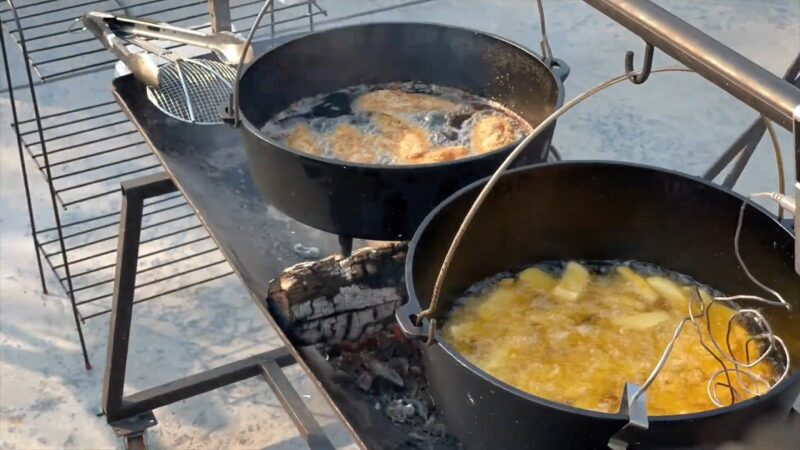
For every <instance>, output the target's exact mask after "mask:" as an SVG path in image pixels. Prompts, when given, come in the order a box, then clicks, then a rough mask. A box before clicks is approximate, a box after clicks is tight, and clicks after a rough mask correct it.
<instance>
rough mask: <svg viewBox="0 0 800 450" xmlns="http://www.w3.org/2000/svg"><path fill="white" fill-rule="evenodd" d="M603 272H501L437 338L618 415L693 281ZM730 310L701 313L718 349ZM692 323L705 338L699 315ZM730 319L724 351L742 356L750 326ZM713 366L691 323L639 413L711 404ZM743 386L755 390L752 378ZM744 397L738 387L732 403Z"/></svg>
mask: <svg viewBox="0 0 800 450" xmlns="http://www.w3.org/2000/svg"><path fill="white" fill-rule="evenodd" d="M603 272H604V273H595V272H592V271H589V270H587V268H586V267H584V266H582V265H581V264H578V263H575V262H571V263H569V264H567V265H566V268H565V269H564V270H563V271H562V273H561V274H554V271H552V270H546V269H545V270H543V269H542V268H539V267H533V268H529V269H526V270H524V271H522V272H520V273H519V274H517V275H516V276H513V277H508V278H505V279H502V280H501V281H499V282H496V283H493V284H492V285H491V286H489V287H484V288H482V289H480V290H479V292H477V293H475V295H472V296H470V297H468V298H466V299H464V300H463V301H462V302H460V303H459V305H458V306H456V307H455V308H454V309H453V310H452V312H451V315H450V317H449V318H448V320H447V322H446V323H445V326H444V336H445V339H446V340H447V341H448V342H449V343H450V344H451V345H452V346H453V347H454V348H455V349H456V350H457V351H458V352H459V353H461V354H462V355H464V356H465V357H466V358H467V359H468V360H469V361H470V362H472V363H473V364H475V365H476V366H478V367H479V368H481V369H483V370H484V371H486V372H488V373H489V374H491V375H493V376H494V377H496V378H498V379H500V380H502V381H503V382H505V383H507V384H510V385H511V386H514V387H517V388H519V389H521V390H523V391H526V392H528V393H531V394H533V395H536V396H539V397H542V398H545V399H549V400H553V401H556V402H560V403H564V404H568V405H572V406H575V407H578V408H584V409H590V410H595V411H602V412H617V411H618V410H619V407H620V398H621V395H622V391H623V386H624V383H625V382H633V383H636V384H641V383H643V382H644V381H645V380H646V379H647V377H648V375H649V374H650V372H651V371H652V370H653V368H654V367H655V365H656V363H657V362H658V360H659V359H660V357H661V355H662V352H663V351H664V349H665V346H666V345H667V343H668V342H669V341H670V339H671V337H672V335H673V333H674V331H675V328H676V326H677V325H678V323H679V322H680V321H681V319H683V318H684V317H686V316H687V315H688V313H689V304H690V300H689V299H690V298H691V297H690V296H691V295H692V292H693V290H694V289H695V287H694V286H690V285H687V284H683V283H680V282H677V281H675V280H674V279H671V278H668V277H665V276H658V275H653V274H652V273H648V274H641V273H638V272H637V271H636V270H634V269H632V268H630V267H628V266H625V265H618V266H616V267H612V268H610V269H608V270H605V271H603ZM700 293H701V297H702V298H703V299H704V301H705V302H706V303H707V302H709V301H710V300H711V296H710V294H709V292H708V291H707V290H706V289H701V290H700ZM695 306H698V304H697V303H695ZM733 314H734V310H733V309H730V308H728V307H726V306H722V305H720V304H719V303H715V304H714V306H712V307H711V309H710V310H709V321H710V322H711V324H710V325H711V333H712V334H713V336H714V337H715V338H716V339H717V342H719V343H720V344H721V345H722V346H724V345H725V335H726V332H727V329H728V320H729V319H730V318H731V317H732V315H733ZM699 323H700V324H701V326H700V327H699V328H700V329H701V330H702V333H703V335H704V339H705V340H706V342H708V340H707V338H708V334H707V331H706V321H705V320H701V321H700V322H699ZM733 323H734V325H733V327H732V334H731V342H732V351H733V353H734V355H736V357H737V358H738V359H740V360H744V359H745V354H744V345H745V341H746V340H747V338H748V337H749V333H748V331H747V330H746V329H745V327H744V326H742V325H739V324H738V323H737V322H736V321H734V322H733ZM709 345H710V344H709ZM750 347H751V348H750V351H751V355H752V354H753V352H755V353H758V350H757V349H755V347H754V346H753V343H752V342H751V343H750ZM728 366H729V367H730V364H728ZM721 368H722V366H721V365H720V363H719V362H718V361H717V360H716V359H715V358H714V357H713V356H711V355H710V354H709V353H708V352H707V351H706V350H704V349H703V347H702V345H701V344H700V341H699V337H698V335H697V331H696V329H695V328H694V327H692V326H691V325H690V324H689V325H687V326H686V327H685V328H684V331H683V333H682V334H681V336H680V338H679V339H678V340H677V342H676V344H675V348H674V350H673V352H672V353H671V355H670V357H669V360H668V362H667V364H666V366H665V367H664V369H663V370H662V371H661V373H660V374H659V376H658V377H657V378H656V381H655V382H654V383H653V385H652V386H651V387H650V388H649V389H648V390H647V406H648V413H649V414H651V415H672V414H686V413H692V412H698V411H705V410H709V409H713V408H715V407H716V406H715V405H714V404H713V403H712V401H711V400H710V398H709V396H708V394H707V391H706V389H707V388H706V386H707V383H708V380H709V379H710V378H711V377H712V375H713V374H714V373H715V372H717V371H718V370H720V369H721ZM753 371H755V372H756V373H757V374H758V375H760V376H761V377H764V378H765V379H768V380H770V379H771V378H772V377H773V376H774V373H773V372H774V370H773V368H772V366H771V364H768V363H763V364H759V365H758V366H756V367H755V368H754V369H753ZM722 380H724V377H722ZM748 387H749V388H750V390H752V391H757V390H758V389H759V387H761V385H760V384H757V383H750V384H748ZM762 389H763V387H762ZM717 393H718V396H719V399H720V400H721V401H722V402H723V403H725V404H727V403H729V402H730V399H731V396H730V391H729V390H728V389H726V388H724V387H717ZM750 396H752V395H751V394H748V393H747V391H746V390H744V389H737V396H736V401H740V400H742V399H744V398H749V397H750Z"/></svg>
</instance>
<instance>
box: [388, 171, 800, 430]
mask: <svg viewBox="0 0 800 450" xmlns="http://www.w3.org/2000/svg"><path fill="white" fill-rule="evenodd" d="M569 166H577V167H580V166H595V167H597V166H608V167H611V166H623V167H628V168H632V169H636V170H641V169H645V170H653V171H657V172H661V173H664V174H667V175H671V176H676V177H680V178H684V179H689V180H692V181H697V182H699V183H701V184H703V185H705V186H707V187H709V188H712V189H716V190H717V191H719V192H721V193H724V194H729V195H732V196H734V197H735V198H738V199H740V200H741V201H745V200H747V199H746V198H745V197H744V196H742V195H740V194H738V193H736V192H734V191H732V190H728V189H725V188H723V187H722V186H719V185H717V184H715V183H713V182H710V181H708V180H705V179H703V178H701V177H696V176H692V175H689V174H686V173H683V172H680V171H677V170H672V169H665V168H662V167H656V166H651V165H647V164H640V163H634V162H624V161H612V160H570V161H558V162H551V163H541V164H532V165H529V166H524V167H518V168H515V169H512V170H508V171H507V172H506V173H504V174H503V176H506V175H511V174H515V173H518V172H524V171H530V170H540V169H542V168H544V169H547V168H550V167H569ZM489 178H490V177H486V178H483V179H480V180H478V181H475V182H473V183H470V184H468V185H466V186H464V187H463V188H461V189H459V190H458V191H456V192H454V193H453V194H451V195H450V196H448V197H447V198H446V199H445V200H444V201H442V202H441V203H439V204H438V205H437V206H436V207H435V208H434V209H432V210H431V212H430V213H428V215H427V216H425V219H424V220H423V221H422V222H421V223H420V225H419V227H417V231H416V232H414V236H413V238H412V239H411V241H410V242H409V245H408V254H407V256H406V264H405V271H404V273H405V279H406V289H407V291H408V297H409V300H408V301H409V302H410V301H412V300H413V301H414V302H415V303H417V305H419V299H418V297H417V293H416V288H415V285H414V277H413V266H414V255H415V253H416V248H417V244H418V243H419V240H420V239H421V237H422V235H423V233H424V232H425V229H426V228H427V227H428V225H429V224H430V222H431V221H432V220H433V219H434V217H436V216H437V214H438V213H439V212H440V211H441V210H442V209H444V208H446V207H447V206H448V205H449V204H451V203H452V202H454V201H456V199H458V198H460V197H461V196H462V195H463V194H464V193H466V192H468V191H470V190H472V189H475V188H476V187H477V186H479V185H483V184H485V183H486V181H487V180H488V179H489ZM748 205H749V206H751V207H754V208H756V209H757V210H758V211H760V212H761V213H762V214H765V215H766V216H767V217H768V218H769V219H770V220H771V221H772V222H774V223H775V224H776V225H777V226H778V227H779V228H780V229H781V230H782V231H783V232H785V233H786V234H787V235H788V236H789V237H791V238H794V235H793V234H792V233H791V232H790V231H789V230H787V229H786V228H785V227H784V226H783V225H782V224H781V223H780V222H779V221H777V220H776V219H775V218H774V217H773V216H772V214H769V212H768V211H767V210H766V209H764V208H763V207H761V206H760V205H758V204H756V203H754V202H750V201H748ZM398 311H399V310H398ZM428 326H429V325H428ZM424 334H425V335H427V331H426V332H425V333H424ZM422 345H427V344H425V343H424V342H423V343H422ZM433 345H437V346H439V347H441V349H442V350H443V351H444V352H445V353H447V354H448V355H449V356H450V357H451V358H453V359H454V360H455V361H456V362H457V363H459V364H461V365H462V366H465V367H467V368H468V369H469V370H471V371H472V372H473V373H474V374H476V375H477V376H479V377H481V378H482V379H483V380H484V381H485V382H488V383H489V384H491V385H492V386H494V387H495V388H497V389H503V390H505V391H507V392H509V393H512V394H514V395H516V396H518V397H521V398H523V399H525V400H528V401H532V402H534V403H537V404H540V405H543V406H546V407H549V408H554V409H557V410H559V411H562V412H566V413H571V414H578V415H581V416H584V417H589V418H594V419H604V420H622V421H627V420H628V416H627V415H625V414H620V413H604V412H599V411H592V410H588V409H582V408H576V407H573V406H569V405H566V404H563V403H559V402H555V401H552V400H548V399H546V398H543V397H539V396H536V395H533V394H530V393H528V392H525V391H523V390H521V389H518V388H516V387H514V386H511V385H510V384H507V383H505V382H503V381H501V380H499V379H497V378H495V377H493V376H492V375H490V374H488V373H487V372H486V371H484V370H483V369H481V368H479V367H477V366H476V365H474V364H472V363H471V362H470V361H468V360H467V359H466V358H465V357H464V356H462V355H461V354H460V353H459V352H457V351H456V350H455V349H454V348H453V347H452V346H450V344H448V343H447V342H446V341H445V340H444V339H442V338H441V334H440V332H439V331H438V330H437V331H436V342H435V344H433ZM798 382H800V370H796V371H795V373H793V374H790V375H789V376H787V378H786V379H784V380H783V381H782V382H781V383H780V384H778V385H776V386H775V387H773V388H772V389H770V391H769V392H768V393H767V394H766V395H762V396H758V397H753V398H750V399H747V400H745V401H741V402H738V403H735V404H733V405H731V406H724V407H721V408H715V409H711V410H707V411H701V412H696V413H689V414H672V415H663V416H648V420H649V421H650V422H654V423H666V422H670V423H671V422H679V421H684V420H689V421H691V420H697V419H704V418H708V417H714V416H718V415H722V414H726V413H729V412H732V411H737V410H739V409H743V408H748V407H749V406H751V405H753V404H755V403H756V402H760V401H766V400H767V399H770V398H773V397H776V396H779V395H781V394H782V392H783V391H784V390H786V389H788V388H789V386H790V385H792V384H794V383H798Z"/></svg>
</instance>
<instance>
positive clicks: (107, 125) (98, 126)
mask: <svg viewBox="0 0 800 450" xmlns="http://www.w3.org/2000/svg"><path fill="white" fill-rule="evenodd" d="M126 123H129V121H128V119H124V120H118V121H116V122H111V123H103V124H100V125H95V126H93V127H89V128H85V129H83V130H77V131H71V132H69V133H66V134H60V135H58V136H53V137H50V138H48V139H47V140H48V142H53V141H57V140H60V139H64V138H68V137H72V136H77V135H79V134H83V133H88V132H90V131H97V130H102V129H103V128H109V127H113V126H116V125H122V124H126ZM41 143H42V142H41V141H35V142H31V143H30V144H28V145H29V146H31V147H32V146H34V145H41Z"/></svg>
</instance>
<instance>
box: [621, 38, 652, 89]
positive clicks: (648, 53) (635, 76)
mask: <svg viewBox="0 0 800 450" xmlns="http://www.w3.org/2000/svg"><path fill="white" fill-rule="evenodd" d="M653 51H654V47H653V45H652V44H650V43H647V46H646V47H645V48H644V64H643V65H642V70H641V71H640V72H638V73H636V72H634V71H633V52H632V51H627V52H625V74H626V75H628V79H629V80H631V83H633V84H642V83H644V82H645V81H647V79H648V78H649V77H650V69H651V68H652V67H653Z"/></svg>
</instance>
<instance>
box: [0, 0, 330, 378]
mask: <svg viewBox="0 0 800 450" xmlns="http://www.w3.org/2000/svg"><path fill="white" fill-rule="evenodd" d="M13 4H14V6H15V8H11V7H10V5H9V3H8V2H7V1H5V2H3V1H0V25H2V31H3V62H4V65H5V70H6V90H5V91H3V92H6V93H7V95H9V96H10V97H12V100H13V98H14V94H15V93H16V94H17V96H16V97H17V98H20V97H22V96H25V95H27V98H25V99H24V100H23V101H21V102H20V101H18V102H14V101H12V102H11V105H12V109H13V116H14V120H15V122H14V123H12V124H11V126H12V128H13V130H14V132H15V133H16V135H17V138H18V139H17V140H18V144H19V154H20V165H21V169H22V173H23V182H24V184H25V190H26V195H27V197H28V199H27V200H28V212H29V217H30V222H31V228H32V231H33V232H32V240H33V245H34V248H35V250H36V256H37V263H38V265H39V274H40V278H41V283H42V288H43V290H44V291H45V292H47V285H46V282H45V275H44V271H43V267H45V266H47V267H50V269H51V270H52V271H53V272H54V274H55V275H56V277H57V279H58V282H59V284H60V286H61V287H62V288H63V290H64V291H65V292H66V293H67V295H68V296H69V299H70V302H71V303H72V306H73V314H74V316H75V317H74V318H75V324H76V326H77V331H78V336H79V338H80V342H81V347H82V350H83V355H84V360H85V362H86V365H87V367H90V364H89V355H88V353H87V351H86V346H85V344H84V339H83V331H82V324H83V323H84V322H85V321H86V320H89V319H92V318H95V317H100V316H103V315H105V314H108V313H109V312H110V306H111V298H112V292H113V288H114V272H115V266H116V253H117V233H118V230H119V219H120V211H119V209H118V205H119V198H118V197H117V196H115V195H114V194H117V193H118V192H119V190H120V183H121V182H122V181H125V180H126V179H130V178H134V177H139V176H144V175H148V174H152V173H158V172H159V171H161V170H162V169H161V165H160V163H159V162H158V160H157V158H156V157H155V156H154V155H153V154H152V152H151V151H150V149H149V148H148V146H147V145H146V143H145V142H144V139H143V138H142V136H141V135H140V134H139V133H138V131H137V130H136V129H135V127H134V126H133V125H132V124H131V123H130V122H129V121H128V119H127V118H126V117H125V115H124V113H123V112H122V111H121V110H120V109H119V108H118V107H117V105H116V103H115V102H114V101H113V100H112V99H111V97H110V95H108V98H107V99H105V100H102V101H98V99H97V96H96V95H93V96H92V97H93V98H92V99H91V102H86V103H83V104H77V105H75V107H74V108H70V109H68V110H59V111H56V112H52V113H50V112H48V113H46V114H45V113H41V112H40V105H39V102H38V101H37V89H40V88H43V86H40V85H41V84H42V83H47V84H49V82H55V81H58V80H65V79H68V78H70V79H71V80H70V81H68V82H66V81H65V82H64V83H65V85H67V84H69V85H75V84H77V83H82V82H83V83H90V82H95V83H96V82H97V81H96V79H95V77H87V76H86V75H88V74H90V73H93V72H97V71H100V70H108V69H110V68H112V67H113V66H114V65H115V64H116V61H117V60H116V59H115V58H114V57H113V56H112V55H111V54H110V53H108V52H107V51H106V50H105V49H104V48H102V46H101V45H100V43H99V42H98V41H97V40H96V39H95V38H94V37H93V36H91V35H90V34H89V33H88V32H80V30H79V27H78V25H77V22H76V21H75V19H76V18H77V17H78V16H79V15H80V14H82V13H84V12H86V11H90V10H97V11H107V12H112V13H117V14H124V15H131V16H138V17H151V18H156V19H158V20H163V21H165V22H169V23H171V24H174V25H179V26H183V27H187V28H192V29H195V30H201V29H206V28H208V27H209V24H208V19H209V15H208V7H207V4H208V2H207V1H206V0H127V1H126V0H94V1H89V0H86V1H82V0H28V1H22V0H17V1H14V2H13ZM261 5H262V0H231V1H230V7H231V23H232V24H233V28H234V30H237V29H239V30H242V29H246V28H247V27H249V26H250V22H252V19H253V18H254V17H255V16H256V14H257V12H258V9H259V8H260V6H261ZM15 11H16V17H15V14H14V12H15ZM321 14H326V12H325V11H324V10H323V9H322V8H320V7H319V6H318V5H317V3H316V1H314V0H308V1H304V2H297V3H292V4H289V5H285V6H281V5H278V6H276V7H274V9H273V10H272V11H271V14H269V17H270V19H269V20H268V21H267V23H266V24H264V25H263V26H262V28H265V29H266V33H264V32H262V33H261V35H260V36H262V37H264V36H265V35H266V36H270V37H275V36H277V34H279V33H281V32H282V31H283V30H284V29H286V28H282V26H283V25H286V24H292V25H289V26H287V28H288V27H293V28H292V29H293V30H294V29H296V26H295V25H297V24H296V22H299V21H302V20H307V23H308V28H309V29H312V30H313V28H314V18H315V17H316V16H318V15H321ZM299 23H302V22H299ZM10 42H14V43H16V44H17V46H18V47H19V49H20V51H21V53H22V60H23V61H27V63H28V64H27V65H25V70H26V75H27V79H25V80H23V82H21V83H19V80H16V81H17V83H15V80H13V79H12V78H13V77H12V75H11V67H14V64H13V63H12V62H10V61H9V59H10V58H11V56H10V55H9V54H8V51H7V47H8V45H7V44H9V43H10ZM9 45H10V44H9ZM178 47H181V46H179V45H173V46H169V47H166V48H169V49H176V48H178ZM109 78H110V75H109ZM37 86H38V87H37ZM54 86H58V87H59V88H60V87H61V86H62V83H61V82H59V83H58V84H57V85H54ZM93 91H98V90H97V89H94V90H93ZM100 92H103V91H102V90H100ZM28 106H31V107H30V108H28ZM23 110H24V111H23ZM4 126H5V125H4ZM25 160H27V162H26V161H25ZM26 166H30V167H31V168H32V169H33V170H34V171H37V172H39V173H40V174H41V176H42V177H43V179H44V181H45V182H46V184H47V186H48V188H49V190H50V192H49V194H50V203H51V205H50V206H52V211H49V210H47V211H41V210H39V209H42V208H38V209H36V208H34V207H33V206H32V204H33V203H35V202H32V201H31V198H32V194H31V192H30V186H29V179H28V173H27V169H26ZM67 208H69V210H68V211H65V210H66V209H67ZM44 209H48V208H44ZM48 213H52V217H49V218H46V219H45V220H42V216H43V215H44V216H47V215H48ZM143 215H144V217H143V223H142V241H141V248H140V255H139V261H138V267H137V274H138V275H137V278H136V279H137V285H136V300H135V303H143V302H147V301H150V300H154V299H157V298H159V297H163V296H165V295H170V294H174V293H176V292H178V291H181V290H184V289H188V288H193V287H198V286H201V285H203V286H205V285H206V284H208V287H209V288H210V287H213V286H212V285H211V284H209V283H213V282H215V281H218V280H221V279H222V278H225V277H228V276H230V275H231V274H233V271H232V270H231V268H230V266H229V265H228V263H227V262H226V261H225V258H224V257H223V255H222V254H221V252H220V251H219V249H218V248H217V247H216V244H215V243H214V241H213V240H212V239H211V237H210V236H209V235H208V234H207V233H206V231H205V229H204V228H203V226H202V224H201V223H200V221H199V219H198V218H197V217H196V215H195V214H194V211H193V210H192V208H191V207H190V205H188V204H187V203H186V201H185V199H184V198H183V196H182V195H181V194H180V193H172V194H167V195H164V196H161V197H156V198H153V199H150V200H149V201H147V202H146V204H145V209H144V212H143ZM43 223H44V224H46V225H45V226H42V224H43ZM47 225H49V226H47Z"/></svg>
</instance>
